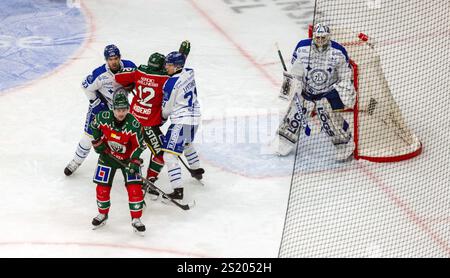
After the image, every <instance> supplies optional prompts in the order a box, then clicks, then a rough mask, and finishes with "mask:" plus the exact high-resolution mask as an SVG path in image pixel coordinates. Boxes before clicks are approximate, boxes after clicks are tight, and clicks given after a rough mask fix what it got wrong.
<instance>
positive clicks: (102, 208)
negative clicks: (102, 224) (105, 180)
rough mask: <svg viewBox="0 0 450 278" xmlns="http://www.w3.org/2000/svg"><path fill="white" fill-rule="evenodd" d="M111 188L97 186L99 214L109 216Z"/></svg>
mask: <svg viewBox="0 0 450 278" xmlns="http://www.w3.org/2000/svg"><path fill="white" fill-rule="evenodd" d="M110 192H111V186H105V185H100V184H97V207H98V212H100V213H102V214H108V212H109V207H110V206H111V202H110V197H109V196H110Z"/></svg>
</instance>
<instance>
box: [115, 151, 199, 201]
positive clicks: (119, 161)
mask: <svg viewBox="0 0 450 278" xmlns="http://www.w3.org/2000/svg"><path fill="white" fill-rule="evenodd" d="M107 155H108V157H110V158H111V159H113V160H114V161H115V162H117V164H119V165H120V166H122V167H123V168H125V169H126V168H128V167H127V165H125V164H124V163H123V162H122V161H121V160H120V159H118V158H116V157H115V156H113V155H112V154H107ZM135 174H136V176H137V177H138V178H141V179H142V180H143V182H144V183H145V184H146V185H148V186H149V187H151V188H152V189H154V190H156V191H158V192H159V193H160V194H161V195H162V196H163V197H164V198H166V199H167V200H169V201H170V202H172V203H174V204H175V205H176V206H177V207H179V208H181V209H182V210H189V209H191V208H193V207H194V206H195V200H194V201H193V202H192V203H191V204H180V203H178V202H177V201H175V200H174V199H172V198H171V197H170V196H168V195H167V194H166V193H165V192H164V191H162V190H161V189H160V188H158V187H157V186H156V185H154V184H153V183H152V182H151V181H149V180H148V179H146V178H144V177H143V176H142V175H140V174H139V173H135ZM145 192H146V193H147V191H145ZM144 197H145V195H144Z"/></svg>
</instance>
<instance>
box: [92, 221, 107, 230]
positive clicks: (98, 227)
mask: <svg viewBox="0 0 450 278" xmlns="http://www.w3.org/2000/svg"><path fill="white" fill-rule="evenodd" d="M105 225H106V221H104V222H102V223H101V224H100V225H98V226H94V227H93V228H92V230H94V231H95V230H98V229H100V228H101V227H103V226H105Z"/></svg>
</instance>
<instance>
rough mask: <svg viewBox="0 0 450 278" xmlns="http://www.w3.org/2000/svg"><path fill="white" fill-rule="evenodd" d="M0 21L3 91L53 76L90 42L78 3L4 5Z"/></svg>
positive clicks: (25, 0)
mask: <svg viewBox="0 0 450 278" xmlns="http://www.w3.org/2000/svg"><path fill="white" fill-rule="evenodd" d="M0 20H1V22H2V32H1V35H0V59H1V61H2V63H0V91H2V90H5V89H9V88H12V87H16V86H19V85H22V84H24V83H26V82H28V81H31V80H34V79H37V78H39V77H41V76H43V75H44V74H46V73H49V72H51V71H52V70H53V69H55V68H56V67H58V66H59V65H61V64H63V63H64V62H65V61H66V60H67V59H68V58H69V57H70V55H71V54H73V53H74V52H75V51H76V50H77V49H78V48H79V47H80V45H81V44H82V43H83V42H84V40H85V38H86V29H87V26H86V22H85V18H84V16H83V14H82V12H81V10H80V9H79V1H78V0H72V1H69V0H68V1H65V0H61V1H33V0H11V1H1V2H0ZM56 22H57V24H55V23H56Z"/></svg>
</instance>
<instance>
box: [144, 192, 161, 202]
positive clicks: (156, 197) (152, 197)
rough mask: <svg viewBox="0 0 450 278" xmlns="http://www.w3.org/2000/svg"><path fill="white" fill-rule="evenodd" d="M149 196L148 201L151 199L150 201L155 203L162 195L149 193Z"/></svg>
mask: <svg viewBox="0 0 450 278" xmlns="http://www.w3.org/2000/svg"><path fill="white" fill-rule="evenodd" d="M147 196H148V199H150V201H154V202H155V201H158V199H159V196H160V195H153V194H150V193H147Z"/></svg>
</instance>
